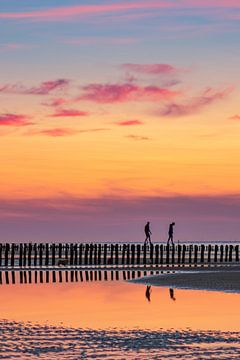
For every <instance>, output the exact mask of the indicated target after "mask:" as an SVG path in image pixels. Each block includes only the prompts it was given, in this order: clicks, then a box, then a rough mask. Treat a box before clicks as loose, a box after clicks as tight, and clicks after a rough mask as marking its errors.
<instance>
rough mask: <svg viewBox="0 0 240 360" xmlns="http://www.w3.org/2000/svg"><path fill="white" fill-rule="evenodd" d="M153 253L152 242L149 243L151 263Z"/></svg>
mask: <svg viewBox="0 0 240 360" xmlns="http://www.w3.org/2000/svg"><path fill="white" fill-rule="evenodd" d="M153 253H154V246H153V244H150V261H151V264H153Z"/></svg>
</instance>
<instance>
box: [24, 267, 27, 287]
mask: <svg viewBox="0 0 240 360" xmlns="http://www.w3.org/2000/svg"><path fill="white" fill-rule="evenodd" d="M23 276H24V283H25V284H27V272H26V271H25V270H24V272H23Z"/></svg>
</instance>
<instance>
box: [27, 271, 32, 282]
mask: <svg viewBox="0 0 240 360" xmlns="http://www.w3.org/2000/svg"><path fill="white" fill-rule="evenodd" d="M28 282H29V284H31V283H32V271H31V270H29V272H28Z"/></svg>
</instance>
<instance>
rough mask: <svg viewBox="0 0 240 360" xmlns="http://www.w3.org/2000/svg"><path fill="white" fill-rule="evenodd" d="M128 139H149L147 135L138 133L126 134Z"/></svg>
mask: <svg viewBox="0 0 240 360" xmlns="http://www.w3.org/2000/svg"><path fill="white" fill-rule="evenodd" d="M126 137H127V138H128V139H132V140H136V141H142V140H151V139H150V138H149V137H147V136H140V135H127V136H126Z"/></svg>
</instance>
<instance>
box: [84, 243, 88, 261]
mask: <svg viewBox="0 0 240 360" xmlns="http://www.w3.org/2000/svg"><path fill="white" fill-rule="evenodd" d="M88 252H89V245H88V244H86V245H85V255H84V265H87V264H88Z"/></svg>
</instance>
